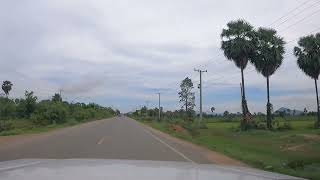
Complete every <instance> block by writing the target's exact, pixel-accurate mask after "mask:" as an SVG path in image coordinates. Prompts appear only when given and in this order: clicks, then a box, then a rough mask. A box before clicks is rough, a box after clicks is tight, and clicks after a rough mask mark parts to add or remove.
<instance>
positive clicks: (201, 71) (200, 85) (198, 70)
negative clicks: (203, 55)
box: [194, 69, 208, 125]
mask: <svg viewBox="0 0 320 180" xmlns="http://www.w3.org/2000/svg"><path fill="white" fill-rule="evenodd" d="M194 71H197V72H199V73H200V84H199V89H200V121H199V122H198V123H199V125H200V122H201V121H202V73H204V72H208V71H207V70H204V71H203V70H201V69H194Z"/></svg>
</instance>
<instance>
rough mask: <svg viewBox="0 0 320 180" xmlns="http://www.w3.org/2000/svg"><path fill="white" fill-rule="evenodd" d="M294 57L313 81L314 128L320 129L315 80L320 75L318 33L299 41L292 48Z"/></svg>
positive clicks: (319, 37)
mask: <svg viewBox="0 0 320 180" xmlns="http://www.w3.org/2000/svg"><path fill="white" fill-rule="evenodd" d="M294 55H295V56H296V57H297V58H298V60H297V64H298V66H299V68H300V69H301V70H302V71H303V72H304V73H305V74H306V75H308V76H310V77H311V78H312V79H314V84H315V89H316V96H317V97H316V98H317V113H318V118H317V121H316V123H315V127H316V128H320V112H319V96H318V85H317V80H318V78H319V74H320V33H317V34H316V35H310V36H305V37H302V38H300V39H299V41H298V46H296V47H294Z"/></svg>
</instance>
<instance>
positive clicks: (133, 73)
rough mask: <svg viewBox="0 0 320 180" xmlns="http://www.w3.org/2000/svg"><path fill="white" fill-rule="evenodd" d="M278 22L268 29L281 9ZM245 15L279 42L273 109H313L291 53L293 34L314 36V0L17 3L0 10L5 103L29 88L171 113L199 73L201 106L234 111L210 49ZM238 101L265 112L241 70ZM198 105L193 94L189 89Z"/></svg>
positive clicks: (230, 88) (232, 79)
mask: <svg viewBox="0 0 320 180" xmlns="http://www.w3.org/2000/svg"><path fill="white" fill-rule="evenodd" d="M296 7H298V9H296V10H295V11H292V12H291V13H290V14H288V16H285V17H283V18H282V19H280V20H278V21H277V22H275V23H273V22H274V21H275V20H277V19H278V18H280V17H282V16H283V15H285V14H286V13H287V12H289V11H290V10H292V9H294V8H296ZM239 18H242V19H245V20H247V21H248V22H250V23H251V24H252V25H253V26H255V27H260V26H265V27H272V28H275V29H276V30H277V31H278V33H279V35H280V36H282V37H283V38H284V39H285V41H287V42H290V43H288V44H287V45H286V55H285V58H284V61H283V64H282V66H281V67H280V69H278V71H277V72H276V73H275V74H274V75H273V76H272V77H271V82H270V86H271V89H270V91H271V102H272V103H273V105H274V109H278V108H280V107H289V108H292V109H303V108H304V107H307V109H309V110H315V106H316V101H315V90H314V82H313V81H312V79H310V78H309V77H307V76H306V75H304V74H303V73H302V72H301V71H300V70H299V69H298V67H297V65H296V59H295V57H294V56H293V55H292V51H293V47H294V45H295V44H296V40H297V38H298V37H300V36H304V35H307V34H310V33H315V32H319V31H320V21H319V19H320V2H319V1H317V0H264V1H262V0H261V1H257V0H246V1H237V0H233V1H231V0H223V1H221V0H220V1H214V0H197V1H196V0H161V1H159V0H157V1H153V0H139V1H137V0H127V1H123V0H116V1H111V0H110V1H108V0H100V1H99V0H40V1H36V0H28V1H26V0H20V1H19V0H17V1H10V0H7V1H2V2H1V6H0V80H1V81H4V80H10V81H11V82H13V84H14V86H13V90H12V91H11V94H10V96H11V97H22V96H23V94H24V91H25V90H32V91H34V92H35V94H36V95H37V96H38V97H39V99H46V98H50V97H51V96H52V95H53V94H54V93H55V92H58V91H59V89H62V90H63V92H62V93H63V98H64V99H65V100H68V101H70V102H71V101H80V102H96V103H99V104H101V105H106V106H112V107H115V108H119V109H120V110H121V111H131V110H133V109H135V108H137V107H139V106H141V105H146V104H148V105H149V107H154V106H156V105H157V95H156V94H155V93H157V92H159V91H160V92H161V93H162V106H163V107H164V109H165V110H172V109H179V108H180V106H181V105H180V104H179V100H178V95H177V93H178V91H179V84H180V81H181V80H182V79H183V78H185V77H187V76H188V77H190V78H192V80H193V82H194V84H195V87H196V86H197V84H198V83H199V75H198V74H197V73H196V72H194V71H193V69H194V68H201V69H207V70H208V73H205V74H203V86H204V89H203V93H204V95H203V103H204V110H205V111H209V109H210V107H211V106H215V107H216V110H217V112H223V111H224V110H229V111H232V112H237V111H240V89H239V83H240V71H239V69H237V68H236V66H235V65H234V64H233V63H232V62H230V61H228V60H226V58H225V57H224V56H223V53H222V51H221V50H220V44H221V39H220V34H221V31H222V28H224V27H225V26H226V24H227V22H229V21H231V20H236V19H239ZM245 80H246V91H247V98H248V105H249V108H250V110H251V111H253V112H254V111H255V112H257V111H265V110H264V109H265V105H266V80H265V79H264V78H263V77H262V76H261V75H260V74H257V73H256V71H255V70H254V68H253V67H252V66H251V65H249V66H248V67H247V68H246V70H245ZM195 91H196V92H197V93H196V102H197V106H196V108H198V107H199V106H198V103H199V101H198V100H199V98H198V95H199V94H198V89H197V88H195Z"/></svg>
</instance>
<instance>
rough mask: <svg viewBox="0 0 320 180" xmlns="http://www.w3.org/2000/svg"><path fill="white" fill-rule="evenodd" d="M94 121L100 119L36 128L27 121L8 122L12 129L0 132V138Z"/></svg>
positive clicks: (73, 121)
mask: <svg viewBox="0 0 320 180" xmlns="http://www.w3.org/2000/svg"><path fill="white" fill-rule="evenodd" d="M110 117H111V116H110ZM105 118H109V117H105ZM105 118H102V119H105ZM95 120H100V119H90V120H86V121H75V120H72V119H70V120H67V121H66V122H65V123H62V124H57V123H56V124H50V125H47V126H37V125H35V124H33V123H32V122H31V121H30V120H28V119H15V120H8V121H7V123H10V124H11V126H12V127H13V128H12V129H10V130H7V131H2V132H0V136H11V135H19V134H34V133H41V132H47V131H51V130H54V129H59V128H64V127H69V126H74V125H77V124H82V123H86V122H90V121H95Z"/></svg>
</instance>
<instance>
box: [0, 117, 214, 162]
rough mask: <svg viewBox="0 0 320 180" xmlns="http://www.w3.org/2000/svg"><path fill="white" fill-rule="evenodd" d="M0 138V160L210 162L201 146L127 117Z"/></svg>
mask: <svg viewBox="0 0 320 180" xmlns="http://www.w3.org/2000/svg"><path fill="white" fill-rule="evenodd" d="M1 138H2V139H1ZM1 138H0V161H5V160H13V159H21V158H53V159H64V158H99V159H101V158H102V159H133V160H160V161H191V162H196V163H212V159H210V156H208V153H207V152H206V151H205V150H201V149H200V150H199V148H194V147H193V146H192V145H190V144H189V145H186V144H183V143H182V144H181V142H179V141H177V140H174V139H172V138H170V137H168V136H167V135H165V134H161V133H159V132H156V131H154V130H151V129H150V128H148V127H145V126H144V125H142V124H140V123H138V122H136V121H135V120H132V119H130V118H127V117H114V118H110V119H105V120H100V121H94V122H90V123H86V124H82V125H78V126H74V127H70V128H64V129H59V130H56V131H53V132H49V133H43V134H37V135H24V136H17V137H7V138H8V139H6V137H1Z"/></svg>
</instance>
